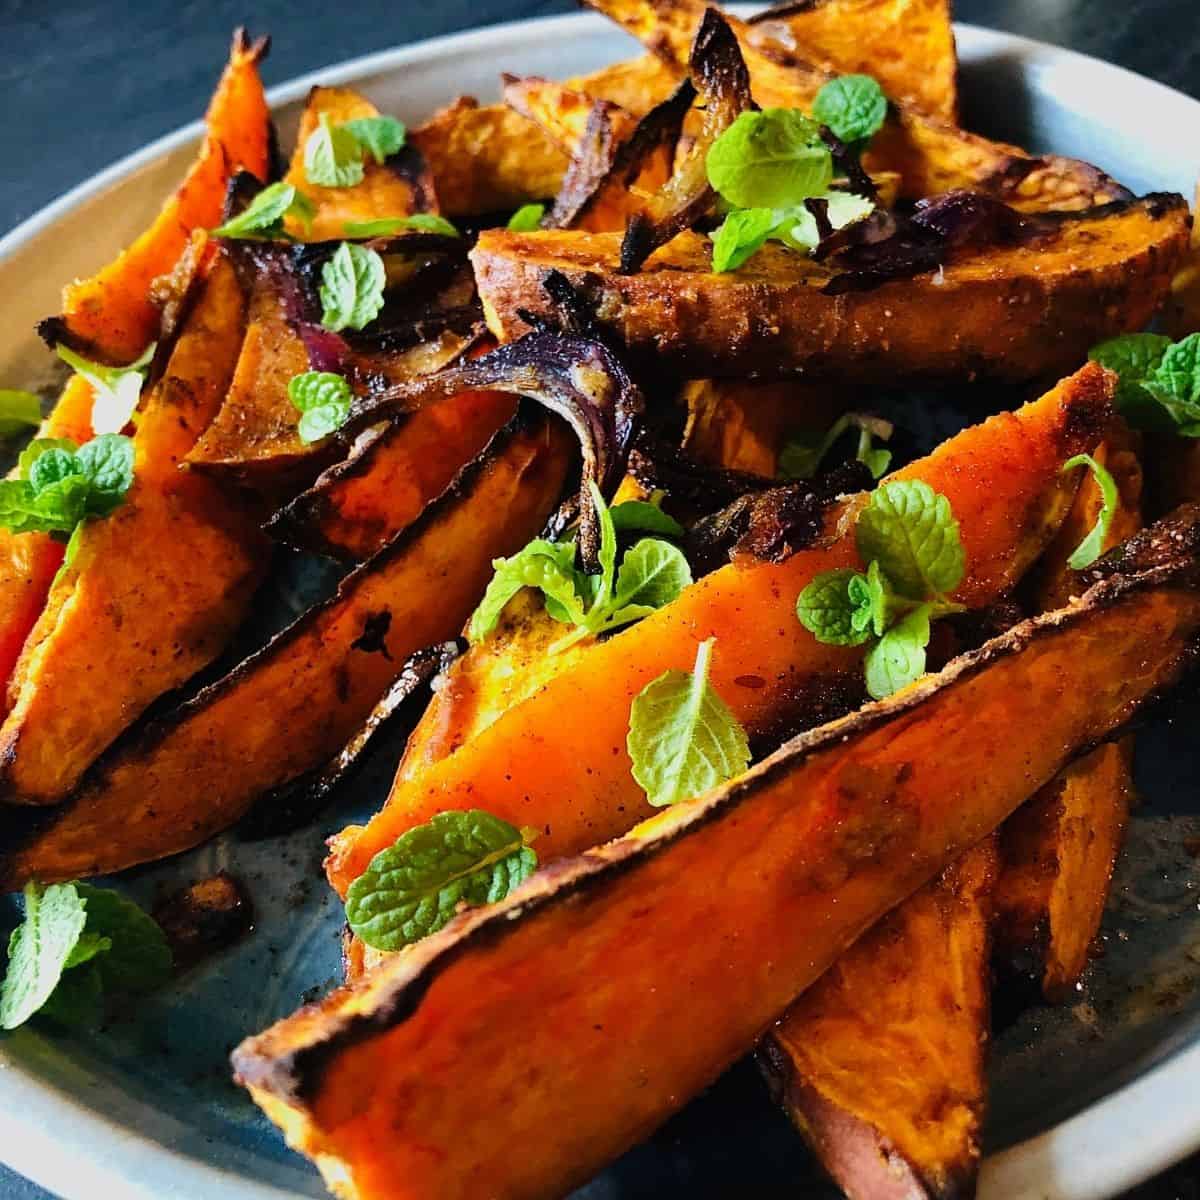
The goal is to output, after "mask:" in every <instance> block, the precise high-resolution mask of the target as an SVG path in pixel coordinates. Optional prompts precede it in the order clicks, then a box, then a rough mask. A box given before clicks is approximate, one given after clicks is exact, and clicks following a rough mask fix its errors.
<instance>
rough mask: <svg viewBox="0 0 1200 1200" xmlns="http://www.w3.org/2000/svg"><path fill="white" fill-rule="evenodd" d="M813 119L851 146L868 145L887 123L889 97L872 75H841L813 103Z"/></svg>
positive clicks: (829, 83) (823, 88)
mask: <svg viewBox="0 0 1200 1200" xmlns="http://www.w3.org/2000/svg"><path fill="white" fill-rule="evenodd" d="M812 112H813V117H815V118H816V120H818V121H819V122H820V123H821V124H822V125H825V126H827V127H828V128H829V130H830V132H831V133H832V134H833V135H834V137H836V138H837V139H838V141H841V142H845V143H846V144H847V145H848V146H851V147H853V148H854V149H856V150H858V149H860V148H861V147H862V146H864V145H865V144H866V143H867V141H869V140H870V138H872V137H873V136H874V135H875V134H876V133H878V132H879V130H880V129H882V128H883V123H884V121H885V120H887V97H886V96H885V95H884V94H883V89H882V88H881V87H880V86H879V84H878V83H877V82H876V81H875V80H874V79H872V78H871V76H870V75H839V76H838V77H837V78H836V79H831V80H830V81H829V82H828V83H827V84H825V85H824V86H823V87H822V88H821V90H820V91H819V92H818V93H817V95H816V98H815V99H814V100H813V108H812Z"/></svg>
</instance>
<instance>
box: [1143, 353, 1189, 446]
mask: <svg viewBox="0 0 1200 1200" xmlns="http://www.w3.org/2000/svg"><path fill="white" fill-rule="evenodd" d="M1142 386H1143V387H1144V388H1145V389H1146V391H1147V392H1149V393H1150V395H1151V396H1152V397H1153V398H1154V399H1155V400H1156V401H1158V403H1159V404H1160V405H1161V406H1162V408H1163V409H1164V410H1165V411H1166V413H1167V415H1168V416H1169V417H1170V418H1171V420H1172V421H1173V422H1174V424H1175V427H1176V431H1177V432H1178V433H1179V434H1180V435H1181V436H1183V437H1197V436H1200V333H1193V334H1190V335H1189V336H1188V337H1185V338H1184V339H1183V340H1182V341H1179V342H1175V343H1174V344H1173V345H1170V346H1168V347H1167V348H1166V350H1165V351H1164V352H1163V356H1162V358H1161V359H1159V361H1158V364H1157V365H1156V366H1155V367H1154V368H1153V370H1151V371H1150V372H1149V374H1147V375H1146V376H1145V378H1144V380H1143V384H1142Z"/></svg>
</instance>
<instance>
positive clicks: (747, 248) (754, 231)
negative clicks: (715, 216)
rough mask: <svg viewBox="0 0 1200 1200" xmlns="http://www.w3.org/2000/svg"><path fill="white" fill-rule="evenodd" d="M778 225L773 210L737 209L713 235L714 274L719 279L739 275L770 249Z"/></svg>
mask: <svg viewBox="0 0 1200 1200" xmlns="http://www.w3.org/2000/svg"><path fill="white" fill-rule="evenodd" d="M777 224H778V220H777V218H776V215H775V210H774V209H773V208H738V209H734V211H733V212H731V213H730V214H729V215H728V216H727V217H726V218H725V220H724V221H722V222H721V224H720V225H719V226H718V227H717V228H716V229H715V230H714V231H713V235H712V269H713V271H714V272H715V273H716V274H718V275H720V274H723V273H724V272H726V271H736V270H737V269H738V267H740V266H741V265H742V264H743V263H744V262H746V261H747V259H749V258H750V257H751V256H753V255H755V254H757V253H758V252H759V250H761V249H762V248H763V246H765V245H766V243H767V238H768V237H770V235H771V231H772V230H773V229H774V228H775V226H776V225H777Z"/></svg>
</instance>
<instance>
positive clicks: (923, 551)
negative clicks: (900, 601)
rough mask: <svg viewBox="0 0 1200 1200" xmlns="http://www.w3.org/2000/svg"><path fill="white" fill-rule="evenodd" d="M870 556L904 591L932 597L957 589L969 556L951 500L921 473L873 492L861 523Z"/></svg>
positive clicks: (861, 542) (861, 548) (860, 537)
mask: <svg viewBox="0 0 1200 1200" xmlns="http://www.w3.org/2000/svg"><path fill="white" fill-rule="evenodd" d="M855 535H856V541H857V544H858V553H859V555H860V556H861V558H862V560H863V561H864V562H870V561H871V560H872V559H877V560H878V561H879V565H880V567H881V568H882V570H883V572H884V574H885V575H886V576H887V577H888V579H889V580H890V581H891V584H892V586H893V587H894V588H895V589H896V591H897V592H899V593H900V595H902V596H904V597H906V598H908V599H910V600H926V599H930V598H931V597H932V596H940V595H945V594H946V593H948V592H952V591H953V590H954V589H955V588H956V587H957V586H958V584H959V582H960V580H961V579H962V577H963V571H964V569H965V565H966V563H965V556H964V554H963V547H962V542H961V540H960V538H959V531H958V522H957V521H956V520H955V519H954V514H953V512H951V510H950V501H949V500H947V499H946V497H945V496H942V495H940V494H939V493H937V492H935V491H934V490H933V488H931V487H930V486H929V485H928V484H927V483H923V482H922V481H921V480H918V479H904V480H899V479H898V480H893V481H892V482H891V483H884V484H881V485H880V486H879V487H877V488H876V489H875V491H873V492H872V493H871V498H870V499H869V500H868V501H867V505H866V507H865V508H864V509H863V511H862V512H861V513H860V514H859V517H858V523H857V525H856V526H855Z"/></svg>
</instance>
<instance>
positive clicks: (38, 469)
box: [29, 447, 84, 496]
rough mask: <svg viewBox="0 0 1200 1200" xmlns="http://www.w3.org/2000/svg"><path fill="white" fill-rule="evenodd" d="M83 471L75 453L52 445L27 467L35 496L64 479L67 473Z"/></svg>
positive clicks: (73, 473)
mask: <svg viewBox="0 0 1200 1200" xmlns="http://www.w3.org/2000/svg"><path fill="white" fill-rule="evenodd" d="M83 473H84V471H83V464H82V463H81V462H80V461H79V456H78V455H77V454H75V453H74V452H73V451H71V450H61V449H58V448H57V447H52V448H51V449H48V450H46V451H45V453H43V454H39V455H38V456H37V458H36V459H34V460H33V463H32V464H31V465H30V468H29V485H30V487H32V488H33V494H34V495H35V496H36V495H38V494H39V493H40V492H42V491H44V490H45V489H46V488H48V487H49V486H50V485H51V484H55V483H58V482H60V481H61V480H63V479H66V478H67V476H68V475H82V474H83Z"/></svg>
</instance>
